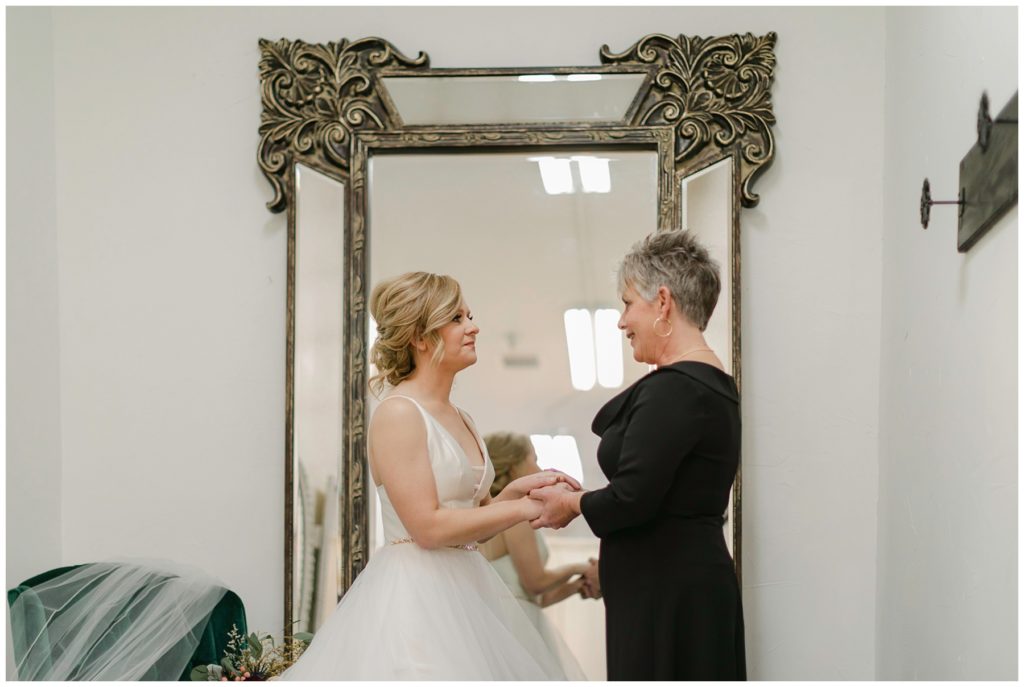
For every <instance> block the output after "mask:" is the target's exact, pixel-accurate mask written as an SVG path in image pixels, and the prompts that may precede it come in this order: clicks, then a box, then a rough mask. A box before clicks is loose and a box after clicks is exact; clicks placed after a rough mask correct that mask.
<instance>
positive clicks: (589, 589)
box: [580, 558, 601, 599]
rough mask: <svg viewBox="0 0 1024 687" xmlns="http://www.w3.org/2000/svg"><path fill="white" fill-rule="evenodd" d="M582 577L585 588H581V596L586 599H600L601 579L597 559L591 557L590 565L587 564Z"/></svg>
mask: <svg viewBox="0 0 1024 687" xmlns="http://www.w3.org/2000/svg"><path fill="white" fill-rule="evenodd" d="M582 579H583V589H581V590H580V596H582V597H583V598H584V599H600V598H601V580H600V578H599V577H598V574H597V559H595V558H591V559H590V565H588V566H587V570H586V571H585V572H584V573H583V578H582Z"/></svg>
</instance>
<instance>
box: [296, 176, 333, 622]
mask: <svg viewBox="0 0 1024 687" xmlns="http://www.w3.org/2000/svg"><path fill="white" fill-rule="evenodd" d="M295 190H296V199H297V202H296V205H295V213H296V216H295V313H294V316H295V343H294V345H295V369H294V371H293V372H294V380H295V382H294V383H295V387H294V403H295V416H294V417H295V421H294V425H293V435H292V441H293V447H294V450H293V463H292V474H293V480H292V499H293V503H294V504H295V505H294V510H293V522H294V526H293V530H294V536H293V539H292V543H293V547H292V561H293V564H292V580H293V584H292V608H293V618H294V619H295V620H296V621H297V622H296V625H295V631H299V632H302V631H306V632H310V631H313V630H315V629H316V628H317V627H319V625H320V623H322V622H323V620H324V619H326V617H327V615H328V614H329V613H330V612H331V611H333V610H334V607H335V606H336V605H337V602H338V590H339V583H340V579H339V573H340V555H341V551H340V547H341V533H340V527H341V519H340V514H339V504H340V499H339V495H338V476H339V469H340V466H341V456H342V445H343V444H342V429H343V425H342V411H343V410H344V407H343V403H344V394H343V378H342V355H341V352H342V350H343V349H344V340H345V337H344V334H345V333H344V319H343V313H344V305H343V304H344V296H345V292H344V285H345V280H344V262H343V257H344V217H345V187H344V185H343V184H341V183H339V182H337V181H334V180H333V179H331V178H329V177H327V176H324V175H323V174H320V173H319V172H316V171H314V170H313V169H310V168H308V167H304V166H302V165H296V166H295Z"/></svg>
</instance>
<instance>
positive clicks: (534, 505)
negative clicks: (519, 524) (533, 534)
mask: <svg viewBox="0 0 1024 687" xmlns="http://www.w3.org/2000/svg"><path fill="white" fill-rule="evenodd" d="M519 505H520V507H522V509H523V519H524V520H526V521H530V520H536V519H537V518H539V517H540V514H541V513H542V512H543V511H544V503H543V502H541V501H538V500H537V499H531V498H530V497H529V496H520V497H519Z"/></svg>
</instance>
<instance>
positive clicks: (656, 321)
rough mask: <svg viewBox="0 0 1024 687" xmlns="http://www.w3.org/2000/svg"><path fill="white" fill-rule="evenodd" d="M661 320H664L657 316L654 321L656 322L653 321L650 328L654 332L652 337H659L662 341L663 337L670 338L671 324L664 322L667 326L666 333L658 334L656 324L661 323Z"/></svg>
mask: <svg viewBox="0 0 1024 687" xmlns="http://www.w3.org/2000/svg"><path fill="white" fill-rule="evenodd" d="M663 319H664V318H662V317H661V316H660V315H659V316H658V319H656V320H655V321H654V324H653V325H652V326H651V328H652V329H653V330H654V335H655V336H659V337H661V338H662V339H664V338H665V337H668V336H672V323H671V322H669V321H668V320H665V324H667V325H668V331H667V332H665V333H664V334H659V333H658V323H659V322H661V321H662V320H663Z"/></svg>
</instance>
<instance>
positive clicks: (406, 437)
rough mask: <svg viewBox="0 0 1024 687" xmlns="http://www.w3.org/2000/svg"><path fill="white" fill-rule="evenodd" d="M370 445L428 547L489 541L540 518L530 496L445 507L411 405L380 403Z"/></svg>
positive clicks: (377, 466) (401, 512) (406, 521)
mask: <svg viewBox="0 0 1024 687" xmlns="http://www.w3.org/2000/svg"><path fill="white" fill-rule="evenodd" d="M370 442H371V444H372V446H373V464H374V471H375V472H376V474H377V476H378V477H379V478H380V481H381V482H382V483H383V484H384V488H385V489H386V490H387V493H388V498H389V499H390V500H391V504H392V505H393V506H394V508H395V512H396V513H397V514H398V517H399V519H401V521H402V524H403V525H405V529H406V530H407V531H408V532H409V536H410V537H412V539H413V541H415V542H416V544H417V545H418V546H420V547H422V548H424V549H435V548H439V547H442V546H452V545H457V544H465V543H467V542H473V541H478V540H481V539H487V538H489V537H492V536H494V535H495V534H497V533H498V532H501V531H502V530H505V529H507V528H509V527H511V526H512V525H514V524H516V523H517V522H523V521H524V520H532V519H534V518H536V517H538V516H539V515H540V512H541V506H540V503H539V502H538V501H534V500H533V499H530V498H529V497H528V496H523V497H521V498H518V499H513V500H508V501H502V502H500V503H488V504H487V505H483V506H481V507H479V508H442V507H441V506H440V504H439V503H438V499H437V488H436V486H435V484H434V473H433V471H432V470H431V468H430V459H429V456H428V455H427V432H426V428H425V427H424V424H423V417H422V416H421V415H420V412H419V410H417V409H416V407H415V406H413V405H412V403H409V402H405V401H402V400H394V401H391V402H390V403H383V404H381V405H380V407H378V408H377V412H376V413H375V414H374V416H373V420H372V421H371V422H370Z"/></svg>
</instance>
